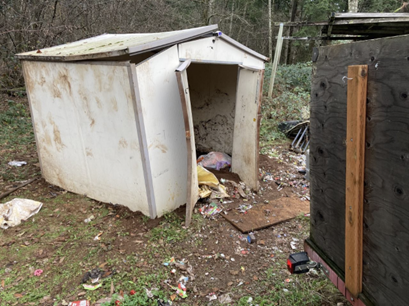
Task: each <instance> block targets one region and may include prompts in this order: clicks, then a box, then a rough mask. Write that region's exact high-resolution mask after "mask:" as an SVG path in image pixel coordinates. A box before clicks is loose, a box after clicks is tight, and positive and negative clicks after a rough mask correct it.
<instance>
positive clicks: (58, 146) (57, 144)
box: [48, 117, 65, 152]
mask: <svg viewBox="0 0 409 306" xmlns="http://www.w3.org/2000/svg"><path fill="white" fill-rule="evenodd" d="M48 120H49V121H50V124H51V125H52V127H53V140H54V144H55V148H56V149H57V151H58V152H61V150H62V149H63V148H64V147H65V145H64V143H63V142H62V140H61V133H60V130H59V129H58V126H57V125H56V124H55V122H54V120H53V119H52V118H51V117H50V118H49V119H48Z"/></svg>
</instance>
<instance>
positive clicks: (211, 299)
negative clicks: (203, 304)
mask: <svg viewBox="0 0 409 306" xmlns="http://www.w3.org/2000/svg"><path fill="white" fill-rule="evenodd" d="M206 298H208V299H209V302H210V301H213V300H217V295H216V294H215V293H214V292H211V293H209V294H208V295H207V296H206Z"/></svg>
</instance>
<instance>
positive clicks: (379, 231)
mask: <svg viewBox="0 0 409 306" xmlns="http://www.w3.org/2000/svg"><path fill="white" fill-rule="evenodd" d="M408 50H409V36H408V35H406V36H401V37H391V38H384V39H378V40H372V41H365V42H357V43H353V44H346V45H339V46H330V47H324V48H320V51H319V53H320V54H319V57H318V61H317V62H316V63H315V65H314V68H313V69H314V73H313V83H312V93H311V144H310V148H311V149H310V154H311V158H310V161H311V239H312V240H313V241H314V242H315V243H316V244H317V245H318V246H319V248H320V249H321V250H322V251H324V253H325V254H326V255H327V256H328V257H329V258H330V259H331V260H333V261H334V262H335V263H336V265H337V266H338V268H340V269H342V270H344V264H345V262H344V257H343V254H344V253H345V249H344V245H345V244H344V243H345V242H344V237H345V236H344V235H345V226H344V224H345V206H344V205H345V204H344V203H345V145H344V141H345V137H346V89H347V85H346V83H344V82H343V81H342V77H343V76H346V75H347V67H348V66H349V65H360V64H361V65H365V64H367V65H368V66H369V69H368V93H367V102H368V103H367V124H366V153H365V192H364V232H363V293H364V294H365V296H367V297H368V298H370V299H371V300H372V301H373V302H374V304H375V305H406V304H407V301H408V300H409V291H408V290H407V288H408V286H409V281H408V278H407V277H406V271H409V260H408V257H407V251H408V250H409V226H408V222H407V220H409V205H408V203H409V197H408V193H409V192H408V191H407V185H408V184H407V183H406V182H409V171H407V169H408V165H409V157H408V150H409V128H408V127H409V103H408V99H409V98H408V97H409V89H408V88H409V81H408V80H409V60H408V58H409V52H408Z"/></svg>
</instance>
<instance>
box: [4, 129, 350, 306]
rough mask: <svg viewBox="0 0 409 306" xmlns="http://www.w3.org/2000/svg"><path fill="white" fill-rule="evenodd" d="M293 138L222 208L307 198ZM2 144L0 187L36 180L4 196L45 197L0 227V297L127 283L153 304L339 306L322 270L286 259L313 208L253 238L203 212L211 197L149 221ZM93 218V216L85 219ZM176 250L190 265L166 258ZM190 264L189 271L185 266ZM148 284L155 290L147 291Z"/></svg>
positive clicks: (27, 146) (114, 289)
mask: <svg viewBox="0 0 409 306" xmlns="http://www.w3.org/2000/svg"><path fill="white" fill-rule="evenodd" d="M27 133H28V134H29V133H31V132H30V131H27ZM24 136H27V135H25V134H24V133H23V135H22V137H24ZM287 146H288V144H287V143H285V144H281V145H278V146H275V147H274V146H272V147H271V148H270V149H269V150H268V154H266V155H260V177H259V179H260V187H261V188H260V191H259V192H258V193H251V194H250V195H249V196H248V198H246V199H244V198H242V197H240V195H239V194H238V193H237V190H234V188H230V189H228V191H229V193H230V194H231V195H232V196H234V197H231V198H230V199H225V201H229V202H230V201H231V203H227V204H221V203H220V202H217V201H216V202H217V203H218V205H219V206H220V207H221V208H222V209H223V211H226V212H227V213H229V212H231V211H232V210H235V209H236V208H237V207H238V206H239V205H241V204H251V205H253V207H257V206H258V205H264V204H266V203H273V202H274V201H275V200H277V199H279V198H282V197H295V198H297V199H301V200H302V201H307V202H308V201H309V184H308V182H307V181H306V180H305V178H304V174H302V173H299V170H300V169H299V168H300V167H303V164H302V161H303V157H302V156H301V155H297V154H295V153H292V152H290V151H288V150H287ZM0 152H1V154H2V155H3V159H2V165H1V167H2V176H1V177H0V193H4V192H6V191H8V190H11V189H13V188H14V187H16V186H18V185H19V184H21V183H22V182H24V181H26V180H27V179H31V178H38V179H37V180H35V181H34V182H33V183H31V184H29V185H27V186H25V187H23V188H21V189H19V190H17V191H15V192H13V193H12V194H11V195H9V196H8V197H6V198H4V199H2V200H1V202H2V203H5V202H6V201H8V200H11V199H12V198H15V197H21V198H29V199H33V200H38V201H41V202H43V203H44V204H43V207H42V209H41V210H40V212H39V213H38V214H37V215H35V216H34V217H32V218H30V219H29V220H28V221H26V222H23V223H22V224H21V225H19V226H17V227H14V228H9V229H7V230H2V229H1V230H0V231H1V232H0V247H1V248H0V305H67V303H68V302H72V301H75V300H81V299H87V300H89V301H91V302H92V303H93V304H95V302H97V301H98V300H100V299H101V298H109V297H110V296H111V295H112V294H119V295H126V294H127V293H128V292H129V291H130V290H136V292H137V294H139V295H141V296H142V295H143V296H144V297H143V298H144V299H145V300H144V301H143V302H140V304H137V303H136V304H132V305H157V300H158V299H159V298H161V299H167V300H173V305H208V304H210V305H220V304H221V303H223V302H224V304H227V305H336V304H337V302H343V301H344V299H343V297H342V296H341V295H340V294H339V293H338V292H337V291H336V289H335V288H334V287H333V285H332V284H331V283H330V282H329V281H327V280H326V279H325V276H324V275H323V274H322V273H321V272H319V271H315V270H314V271H312V272H309V273H308V274H305V275H301V276H294V275H290V274H289V272H288V271H287V268H286V258H287V257H288V255H289V254H290V253H294V252H298V251H302V250H303V241H304V239H305V238H307V237H308V235H309V216H308V214H306V215H302V214H301V215H298V216H297V217H295V218H294V219H292V220H290V221H286V222H282V223H279V224H276V225H273V226H270V227H268V228H265V229H262V230H259V231H255V232H254V235H255V236H256V238H257V242H256V243H252V244H250V243H248V242H247V240H246V237H247V235H246V234H244V233H242V232H240V231H239V230H238V229H237V228H236V227H235V226H234V225H232V224H231V223H230V222H228V221H227V220H226V219H225V218H224V217H223V216H222V214H223V213H224V212H222V213H220V214H218V215H216V216H214V217H213V218H204V217H203V216H202V215H201V214H200V211H199V209H200V208H201V207H202V206H203V205H204V204H205V203H198V204H197V206H196V208H195V211H194V215H193V220H192V225H191V226H190V227H189V228H185V227H184V216H185V207H184V206H182V207H180V208H179V209H178V210H176V211H175V212H174V213H170V214H168V215H165V216H163V217H161V218H159V219H155V220H151V219H149V218H147V217H145V216H143V215H142V214H140V213H138V212H131V211H130V210H129V209H128V208H126V207H123V206H120V205H112V204H107V203H101V202H97V201H94V200H91V199H89V198H87V197H85V196H82V195H76V194H73V193H70V192H66V191H64V190H63V189H60V188H59V187H57V186H52V185H50V184H48V183H47V182H45V181H44V179H42V178H41V177H40V174H39V172H40V169H39V165H38V160H37V156H36V153H35V143H34V142H33V141H28V142H27V143H22V144H16V145H13V147H12V148H10V147H8V145H7V143H6V144H5V143H4V142H3V144H1V147H0ZM5 160H25V161H27V162H28V165H26V166H24V167H23V168H20V169H17V168H15V167H12V166H9V165H7V163H5ZM228 178H230V179H231V178H232V177H231V176H230V177H228ZM87 218H91V219H92V220H91V222H84V220H85V219H87ZM96 237H99V239H96ZM172 257H173V258H174V259H175V261H176V262H180V261H183V262H184V265H185V267H184V268H183V267H182V268H180V266H179V267H178V266H175V265H169V266H167V265H164V263H167V262H169V261H170V260H171V259H172ZM189 266H191V271H186V267H189ZM93 268H99V269H101V270H104V271H105V276H107V277H106V278H104V279H102V280H101V282H102V284H103V285H102V287H101V288H98V289H96V290H95V291H87V290H84V288H83V287H82V285H81V282H82V279H83V276H84V274H85V273H86V272H87V271H90V270H91V269H93ZM37 269H41V270H43V272H42V274H41V275H40V276H34V273H33V272H34V271H35V270H37ZM173 269H175V270H174V271H173V272H174V273H173V272H172V270H173ZM181 276H186V277H189V280H188V281H187V283H186V288H187V291H186V292H187V295H188V296H187V298H181V297H178V296H177V295H176V294H175V293H176V291H175V290H174V289H173V288H171V286H177V285H178V283H179V282H178V280H179V279H180V277H181ZM147 289H148V290H152V292H153V294H154V296H153V297H152V298H150V299H149V298H148V297H147V296H146V290H147ZM229 301H230V302H229ZM112 305H113V304H112ZM129 305H131V304H129Z"/></svg>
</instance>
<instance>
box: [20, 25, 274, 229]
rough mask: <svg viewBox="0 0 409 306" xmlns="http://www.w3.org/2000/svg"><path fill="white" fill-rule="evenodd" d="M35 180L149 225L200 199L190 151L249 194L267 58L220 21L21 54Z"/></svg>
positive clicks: (255, 174) (255, 185)
mask: <svg viewBox="0 0 409 306" xmlns="http://www.w3.org/2000/svg"><path fill="white" fill-rule="evenodd" d="M18 58H19V59H20V60H21V61H22V66H23V72H24V78H25V82H26V89H27V94H28V98H29V102H30V108H31V114H32V119H33V126H34V131H35V136H36V142H37V148H38V154H39V159H40V165H41V170H42V175H43V177H44V178H45V179H46V180H47V181H48V182H49V183H51V184H54V185H57V186H60V187H62V188H64V189H66V190H69V191H72V192H75V193H79V194H86V195H87V196H89V197H90V198H93V199H96V200H99V201H103V202H111V203H118V204H122V205H125V206H127V207H129V208H130V209H131V210H133V211H141V212H142V213H143V214H145V215H148V216H150V217H151V218H155V217H157V216H161V215H163V214H164V213H166V212H168V211H171V210H174V209H176V208H177V207H179V206H180V205H182V204H185V203H187V219H186V220H187V223H189V221H190V216H191V212H192V209H193V206H194V204H195V203H196V201H197V198H198V186H197V173H196V149H199V150H201V151H222V152H225V153H228V154H231V155H232V170H233V171H234V172H236V173H238V174H239V175H240V177H241V179H242V180H243V181H244V182H245V183H246V184H247V185H248V186H250V187H251V188H253V189H257V188H258V135H259V110H260V102H261V95H262V84H263V73H264V62H265V61H267V60H268V58H266V57H265V56H263V55H261V54H258V53H257V52H255V51H253V50H251V49H249V48H247V47H245V46H243V45H242V44H240V43H238V42H236V41H234V40H233V39H231V38H230V37H228V36H226V35H225V34H223V33H221V32H218V31H217V25H212V26H206V27H200V28H194V29H188V30H182V31H174V32H165V33H150V34H115V35H113V34H104V35H100V36H97V37H93V38H89V39H84V40H80V41H77V42H73V43H68V44H65V45H61V46H56V47H52V48H46V49H41V50H36V51H31V52H26V53H21V54H18Z"/></svg>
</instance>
